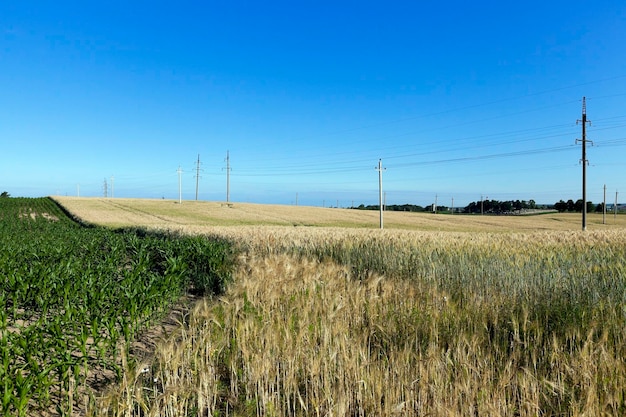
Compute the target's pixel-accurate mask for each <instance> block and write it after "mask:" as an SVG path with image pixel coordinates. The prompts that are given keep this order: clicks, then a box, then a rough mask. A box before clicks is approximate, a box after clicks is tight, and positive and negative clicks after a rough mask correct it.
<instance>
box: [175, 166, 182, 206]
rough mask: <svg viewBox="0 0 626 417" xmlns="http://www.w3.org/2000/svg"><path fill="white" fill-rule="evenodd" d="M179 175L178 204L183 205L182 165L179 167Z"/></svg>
mask: <svg viewBox="0 0 626 417" xmlns="http://www.w3.org/2000/svg"><path fill="white" fill-rule="evenodd" d="M176 172H177V173H178V204H182V203H183V177H182V175H183V170H182V169H181V168H180V165H179V166H178V170H177V171H176Z"/></svg>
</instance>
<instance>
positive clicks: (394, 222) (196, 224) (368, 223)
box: [54, 197, 626, 232]
mask: <svg viewBox="0 0 626 417" xmlns="http://www.w3.org/2000/svg"><path fill="white" fill-rule="evenodd" d="M54 199H55V200H57V201H58V202H60V203H61V204H62V205H63V206H64V207H66V208H67V209H68V210H69V211H70V212H72V214H74V215H75V216H77V217H79V218H81V219H83V220H85V221H87V222H93V223H97V224H99V225H104V226H111V227H121V226H129V225H133V226H146V227H151V228H169V229H172V230H184V231H193V230H194V229H195V230H197V231H200V232H203V231H211V230H212V228H213V227H214V226H317V227H341V228H345V227H347V228H366V229H376V228H378V227H379V213H378V212H377V211H365V210H351V209H338V208H322V207H307V206H285V205H267V204H252V203H223V202H205V201H183V203H182V204H178V201H174V200H150V199H118V198H115V199H110V198H109V199H104V198H84V197H81V198H79V197H54ZM605 223H606V224H602V214H597V213H589V214H588V217H587V228H588V229H589V230H605V229H611V228H616V227H617V228H623V227H626V216H617V217H615V216H613V214H612V213H608V214H607V215H606V218H605ZM384 226H385V228H387V229H406V230H423V231H464V232H469V231H472V232H477V231H480V232H511V231H515V232H522V231H543V230H580V229H581V215H580V213H557V214H544V215H539V216H479V215H475V216H463V215H444V214H432V213H409V212H385V214H384Z"/></svg>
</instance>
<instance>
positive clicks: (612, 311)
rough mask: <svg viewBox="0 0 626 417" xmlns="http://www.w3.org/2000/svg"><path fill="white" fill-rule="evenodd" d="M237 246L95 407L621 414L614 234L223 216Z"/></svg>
mask: <svg viewBox="0 0 626 417" xmlns="http://www.w3.org/2000/svg"><path fill="white" fill-rule="evenodd" d="M215 232H216V233H220V235H221V236H228V237H229V238H231V239H232V238H238V239H239V242H241V245H242V247H243V250H244V253H243V255H242V257H241V260H240V268H239V270H238V271H237V272H236V274H235V276H234V281H233V283H232V285H230V286H229V287H228V289H227V292H226V293H225V294H224V295H223V296H222V297H221V298H220V299H219V301H214V300H205V301H204V302H203V303H201V304H199V305H198V306H197V308H196V309H195V310H194V311H193V312H192V313H191V314H190V316H189V319H188V323H187V325H185V326H182V327H181V328H180V329H179V331H178V332H177V333H176V334H175V335H174V336H173V337H172V338H171V339H169V340H168V341H166V342H164V343H163V344H162V345H161V346H159V347H158V348H157V351H156V353H155V357H154V360H153V361H151V362H147V363H146V364H145V366H144V367H142V368H141V372H134V373H133V372H129V373H128V374H127V376H126V378H127V379H126V380H125V383H124V384H123V385H122V386H121V387H119V389H117V390H112V391H110V392H109V393H107V395H105V396H104V397H103V398H101V402H99V403H98V404H97V405H96V404H94V408H93V409H92V412H93V414H94V415H99V414H101V413H103V412H104V410H106V413H108V415H162V416H174V415H178V416H180V415H189V416H191V415H202V416H204V415H206V416H208V415H233V416H251V415H259V416H261V415H262V416H298V415H319V416H330V415H334V416H343V415H350V416H366V415H367V416H372V415H385V416H390V415H408V416H422V415H459V416H461V415H463V416H465V415H495V416H498V415H499V416H536V415H572V416H582V415H624V414H625V413H626V363H625V359H624V358H626V340H625V336H624V328H626V307H625V302H626V285H625V284H626V283H625V278H626V274H625V272H626V271H625V265H624V260H625V259H626V234H625V233H624V232H594V233H587V234H584V233H534V234H523V235H521V234H520V235H517V234H498V235H493V234H485V233H484V234H463V233H419V232H388V231H384V232H381V231H376V232H367V231H340V230H321V229H313V230H309V229H299V228H293V229H281V228H254V229H249V228H247V229H223V230H216V231H215Z"/></svg>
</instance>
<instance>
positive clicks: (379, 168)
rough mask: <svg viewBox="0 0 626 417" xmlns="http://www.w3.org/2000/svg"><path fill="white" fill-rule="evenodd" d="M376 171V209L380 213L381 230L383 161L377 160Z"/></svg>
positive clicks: (381, 226)
mask: <svg viewBox="0 0 626 417" xmlns="http://www.w3.org/2000/svg"><path fill="white" fill-rule="evenodd" d="M374 169H376V170H377V171H378V207H379V212H380V228H381V229H382V228H383V171H384V170H385V168H383V160H382V159H379V160H378V167H374Z"/></svg>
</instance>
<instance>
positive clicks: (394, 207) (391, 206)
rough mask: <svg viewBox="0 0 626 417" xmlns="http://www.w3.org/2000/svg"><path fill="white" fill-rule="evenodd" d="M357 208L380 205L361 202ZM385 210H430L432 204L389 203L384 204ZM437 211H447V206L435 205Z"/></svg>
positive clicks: (369, 207)
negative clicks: (424, 205)
mask: <svg viewBox="0 0 626 417" xmlns="http://www.w3.org/2000/svg"><path fill="white" fill-rule="evenodd" d="M354 208H356V209H357V210H380V206H379V205H378V204H371V205H368V206H366V205H365V204H361V205H360V206H358V207H354ZM384 208H385V210H386V211H410V212H414V213H415V212H424V211H432V210H433V206H426V207H422V206H418V205H415V204H389V205H386V206H384ZM437 211H448V207H445V206H437Z"/></svg>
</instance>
